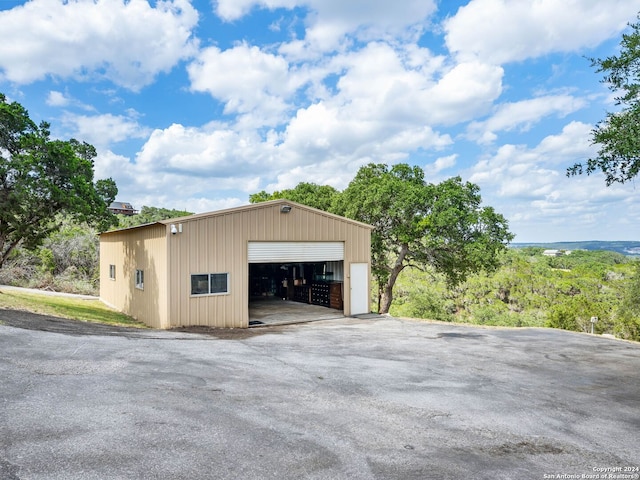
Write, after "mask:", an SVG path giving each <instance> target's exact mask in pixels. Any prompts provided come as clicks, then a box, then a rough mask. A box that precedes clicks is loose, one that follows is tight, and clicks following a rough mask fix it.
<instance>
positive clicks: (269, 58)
mask: <svg viewBox="0 0 640 480" xmlns="http://www.w3.org/2000/svg"><path fill="white" fill-rule="evenodd" d="M187 71H188V72H189V78H190V80H191V89H192V90H193V91H198V92H207V93H209V94H211V95H212V96H213V97H215V98H217V99H219V100H220V101H222V102H223V103H224V104H225V113H227V114H236V113H240V114H246V113H249V112H254V115H255V114H256V113H257V116H258V117H259V118H260V119H262V122H259V123H261V124H277V123H278V121H281V120H282V114H283V113H284V112H285V111H286V110H287V108H288V105H287V101H288V99H289V97H290V96H291V95H292V94H293V93H294V92H295V91H296V90H297V88H299V87H300V84H301V83H304V80H300V79H299V77H298V76H297V75H296V74H295V72H292V71H290V69H289V65H288V63H287V61H286V60H285V59H284V58H282V57H280V56H277V55H273V54H271V53H266V52H264V51H262V50H260V49H259V48H258V47H255V46H253V47H250V46H248V45H246V44H242V45H237V46H235V47H233V48H231V49H228V50H224V51H221V50H220V49H218V48H217V47H209V48H206V49H204V50H202V51H201V52H200V53H199V54H198V56H197V58H196V59H195V61H194V62H193V63H191V64H190V65H189V66H188V67H187ZM238 79H242V81H238Z"/></svg>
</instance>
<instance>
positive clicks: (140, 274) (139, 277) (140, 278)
mask: <svg viewBox="0 0 640 480" xmlns="http://www.w3.org/2000/svg"><path fill="white" fill-rule="evenodd" d="M136 288H139V289H140V290H144V270H136Z"/></svg>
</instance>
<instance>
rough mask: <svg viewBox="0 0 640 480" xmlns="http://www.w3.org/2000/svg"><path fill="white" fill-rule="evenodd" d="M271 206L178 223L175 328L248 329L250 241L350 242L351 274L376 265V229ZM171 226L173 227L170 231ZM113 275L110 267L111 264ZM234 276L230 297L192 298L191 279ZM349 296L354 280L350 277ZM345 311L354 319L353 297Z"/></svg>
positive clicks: (172, 275) (171, 246)
mask: <svg viewBox="0 0 640 480" xmlns="http://www.w3.org/2000/svg"><path fill="white" fill-rule="evenodd" d="M281 204H282V203H275V204H274V203H272V202H268V203H265V204H257V205H252V206H250V207H247V208H238V209H234V210H228V211H224V212H214V213H211V214H206V215H204V214H203V215H196V216H193V217H185V218H182V219H179V220H175V223H176V224H179V223H181V224H182V233H177V234H175V235H168V237H167V241H168V258H169V269H168V273H169V280H168V281H169V285H168V291H169V293H170V301H169V319H170V325H171V326H172V327H173V326H186V325H206V326H211V327H227V328H228V327H234V328H246V327H247V326H248V324H249V317H248V315H249V313H248V304H249V288H248V276H249V270H248V257H247V249H248V242H249V241H277V242H283V241H293V242H303V241H315V242H318V241H333V242H336V241H340V242H345V258H344V267H345V271H346V272H348V271H349V264H350V263H351V262H357V263H362V262H366V263H369V262H370V248H371V243H370V229H369V228H368V227H367V226H365V225H362V224H357V223H355V222H351V221H349V220H346V219H342V218H340V217H337V216H335V215H331V214H325V213H323V212H319V211H317V210H314V209H310V208H307V207H303V206H301V205H297V204H291V205H292V207H293V208H292V210H291V212H289V213H281V212H280V206H281ZM168 228H169V226H168V225H167V229H168ZM106 272H107V276H108V265H107V266H106ZM226 272H228V273H229V290H230V292H229V294H228V295H210V296H209V295H207V296H192V295H191V285H190V281H191V275H192V274H197V273H226ZM344 287H345V292H348V291H349V288H350V284H349V278H348V277H347V278H345V285H344ZM344 300H345V304H344V311H345V314H347V315H349V313H350V305H349V303H350V302H349V298H348V295H345V299H344Z"/></svg>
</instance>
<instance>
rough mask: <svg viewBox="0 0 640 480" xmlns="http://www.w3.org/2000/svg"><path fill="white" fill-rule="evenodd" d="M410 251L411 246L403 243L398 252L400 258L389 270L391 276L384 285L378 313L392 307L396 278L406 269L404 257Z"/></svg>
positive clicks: (385, 311) (387, 311) (386, 311)
mask: <svg viewBox="0 0 640 480" xmlns="http://www.w3.org/2000/svg"><path fill="white" fill-rule="evenodd" d="M408 252H409V246H408V245H406V244H403V245H402V246H401V247H400V252H398V258H396V261H395V262H394V264H393V266H392V267H391V271H390V272H389V278H388V280H387V283H386V284H385V285H384V289H383V291H382V303H381V305H380V308H379V310H378V313H389V309H390V308H391V304H392V303H393V287H394V286H395V284H396V280H397V279H398V275H400V272H402V270H403V269H404V267H405V265H404V259H405V258H406V256H407V253H408Z"/></svg>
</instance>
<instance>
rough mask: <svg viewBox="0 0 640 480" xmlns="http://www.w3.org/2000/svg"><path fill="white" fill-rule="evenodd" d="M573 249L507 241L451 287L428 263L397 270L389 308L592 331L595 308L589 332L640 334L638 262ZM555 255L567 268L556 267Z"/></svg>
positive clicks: (441, 317) (496, 322)
mask: <svg viewBox="0 0 640 480" xmlns="http://www.w3.org/2000/svg"><path fill="white" fill-rule="evenodd" d="M576 253H578V252H573V253H571V255H567V256H566V258H564V257H544V256H543V255H542V250H541V249H540V250H535V249H529V248H527V249H509V250H507V251H506V252H505V253H503V254H501V255H500V256H499V259H498V260H499V264H500V265H499V267H498V269H497V270H496V271H495V272H493V273H490V274H487V273H485V272H481V273H478V274H472V275H470V276H469V277H468V278H467V280H466V281H464V282H461V283H460V284H458V285H456V286H455V287H451V286H447V282H446V278H445V277H444V276H443V275H438V274H434V273H433V272H432V271H431V272H418V271H415V270H414V271H403V272H402V274H401V275H400V277H399V278H398V283H397V287H396V289H397V292H398V299H397V300H398V301H397V303H394V305H393V306H392V309H391V313H392V314H393V315H398V316H415V317H418V318H428V319H433V320H446V321H457V322H466V323H474V324H480V325H500V326H512V327H522V326H535V327H545V326H546V327H553V328H563V329H567V330H574V331H581V332H590V331H591V321H590V320H591V317H593V316H596V317H598V322H597V323H596V324H595V333H612V334H615V335H616V336H619V337H621V338H626V339H629V340H640V303H639V302H638V298H640V262H639V261H637V260H635V259H632V258H630V257H624V256H621V255H618V254H615V253H613V254H612V252H603V251H589V252H587V251H585V252H580V253H579V254H578V255H575V256H574V254H576ZM570 257H572V258H570ZM557 259H563V260H564V261H565V262H564V263H563V264H562V266H563V267H567V268H562V269H559V268H556V263H555V261H556V260H557ZM443 312H444V313H445V315H443Z"/></svg>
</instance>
